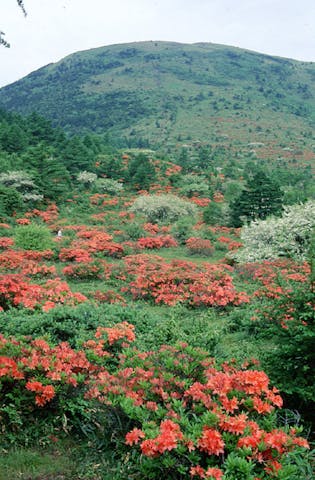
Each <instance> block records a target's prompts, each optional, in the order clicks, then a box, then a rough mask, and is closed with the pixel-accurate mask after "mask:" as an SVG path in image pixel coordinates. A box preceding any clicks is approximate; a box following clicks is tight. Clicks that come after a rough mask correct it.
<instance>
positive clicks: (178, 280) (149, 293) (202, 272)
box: [124, 254, 249, 307]
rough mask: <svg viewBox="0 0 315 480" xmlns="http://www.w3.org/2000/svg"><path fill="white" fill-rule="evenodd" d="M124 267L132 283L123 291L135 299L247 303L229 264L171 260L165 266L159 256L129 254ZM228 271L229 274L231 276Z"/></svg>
mask: <svg viewBox="0 0 315 480" xmlns="http://www.w3.org/2000/svg"><path fill="white" fill-rule="evenodd" d="M124 262H125V268H126V270H127V273H128V274H129V275H130V276H131V281H130V283H129V285H128V286H127V287H125V288H124V291H127V292H130V293H131V294H132V295H133V297H134V298H144V299H153V300H154V302H155V303H165V304H167V305H175V304H176V303H178V302H181V303H186V304H188V305H192V306H200V305H207V306H221V307H224V306H226V305H229V304H233V305H239V304H241V303H243V302H248V301H249V298H248V296H247V295H246V294H245V293H244V292H237V291H236V290H235V287H234V285H233V279H232V277H231V275H230V273H231V272H232V270H233V269H232V267H230V266H228V265H211V264H209V263H204V264H201V265H196V264H195V263H192V262H185V261H181V260H172V261H171V262H170V263H166V262H165V261H164V260H163V259H162V258H161V257H158V256H156V255H143V254H140V255H129V256H127V257H125V259H124ZM228 272H229V273H228Z"/></svg>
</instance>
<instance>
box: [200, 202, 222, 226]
mask: <svg viewBox="0 0 315 480" xmlns="http://www.w3.org/2000/svg"><path fill="white" fill-rule="evenodd" d="M202 216H203V221H204V222H205V223H206V224H207V225H223V224H224V223H226V222H227V219H226V218H225V219H224V217H226V215H224V207H223V205H222V204H221V203H217V202H210V203H209V205H207V206H206V207H205V208H204V209H203V214H202Z"/></svg>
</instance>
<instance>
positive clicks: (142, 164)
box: [126, 153, 156, 190]
mask: <svg viewBox="0 0 315 480" xmlns="http://www.w3.org/2000/svg"><path fill="white" fill-rule="evenodd" d="M126 180H127V182H128V181H129V182H130V183H131V184H133V185H134V186H135V187H136V188H137V189H139V190H142V189H147V188H149V187H150V185H152V183H154V182H155V180H156V172H155V168H154V165H153V164H152V163H151V162H150V160H149V158H148V157H147V156H146V155H145V154H143V153H140V154H139V155H137V156H136V157H134V158H133V159H132V160H131V161H130V163H129V166H128V170H127V176H126Z"/></svg>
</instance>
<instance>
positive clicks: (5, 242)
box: [0, 237, 14, 250]
mask: <svg viewBox="0 0 315 480" xmlns="http://www.w3.org/2000/svg"><path fill="white" fill-rule="evenodd" d="M13 244H14V240H13V238H11V237H1V238H0V248H2V249H3V250H6V249H7V248H10V247H12V245H13Z"/></svg>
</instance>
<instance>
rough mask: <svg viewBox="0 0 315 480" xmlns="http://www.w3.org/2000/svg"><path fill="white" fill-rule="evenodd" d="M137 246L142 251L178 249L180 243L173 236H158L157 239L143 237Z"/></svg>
mask: <svg viewBox="0 0 315 480" xmlns="http://www.w3.org/2000/svg"><path fill="white" fill-rule="evenodd" d="M136 246H137V247H138V248H140V249H144V248H148V249H159V248H169V247H177V246H178V243H177V242H176V240H175V238H173V237H172V236H171V235H158V236H156V237H141V238H139V240H138V241H137V244H136Z"/></svg>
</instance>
